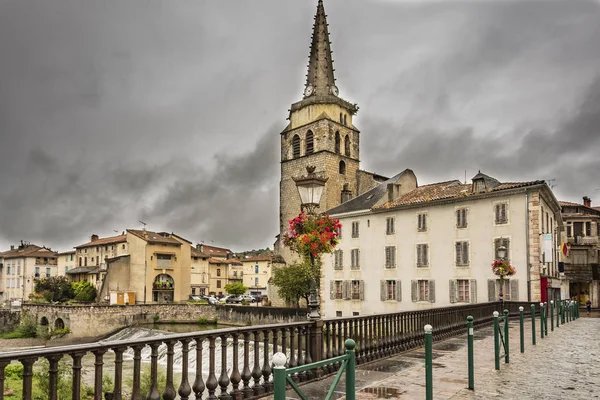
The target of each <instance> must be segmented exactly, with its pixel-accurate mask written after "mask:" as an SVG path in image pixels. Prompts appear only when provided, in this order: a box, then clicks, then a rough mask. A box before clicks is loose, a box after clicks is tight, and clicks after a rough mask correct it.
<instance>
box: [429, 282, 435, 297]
mask: <svg viewBox="0 0 600 400" xmlns="http://www.w3.org/2000/svg"><path fill="white" fill-rule="evenodd" d="M429 301H430V302H431V303H435V281H434V280H433V279H431V280H430V281H429Z"/></svg>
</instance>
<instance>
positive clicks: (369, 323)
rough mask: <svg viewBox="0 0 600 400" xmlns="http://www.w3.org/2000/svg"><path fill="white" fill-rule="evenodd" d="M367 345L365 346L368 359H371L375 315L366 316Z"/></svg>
mask: <svg viewBox="0 0 600 400" xmlns="http://www.w3.org/2000/svg"><path fill="white" fill-rule="evenodd" d="M365 323H366V333H365V334H366V340H367V342H366V346H365V351H366V352H367V354H366V360H367V361H371V360H373V317H367V318H366V321H365Z"/></svg>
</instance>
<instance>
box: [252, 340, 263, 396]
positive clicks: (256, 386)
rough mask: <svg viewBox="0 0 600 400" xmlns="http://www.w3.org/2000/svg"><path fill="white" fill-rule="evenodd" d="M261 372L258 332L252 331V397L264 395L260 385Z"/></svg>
mask: <svg viewBox="0 0 600 400" xmlns="http://www.w3.org/2000/svg"><path fill="white" fill-rule="evenodd" d="M261 377H262V372H261V369H260V331H254V369H252V378H254V387H253V390H254V395H255V396H258V395H261V394H264V393H265V388H264V387H263V386H261V384H260V378H261Z"/></svg>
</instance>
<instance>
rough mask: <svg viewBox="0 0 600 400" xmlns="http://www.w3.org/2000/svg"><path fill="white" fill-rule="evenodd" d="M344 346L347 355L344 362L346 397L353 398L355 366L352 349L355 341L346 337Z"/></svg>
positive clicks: (351, 399) (352, 399)
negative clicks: (346, 359)
mask: <svg viewBox="0 0 600 400" xmlns="http://www.w3.org/2000/svg"><path fill="white" fill-rule="evenodd" d="M344 346H345V347H346V355H347V356H348V364H346V399H347V400H355V399H356V382H355V380H354V378H355V371H354V370H355V368H356V353H355V351H354V349H355V347H356V342H355V341H354V340H352V339H348V340H346V342H345V343H344Z"/></svg>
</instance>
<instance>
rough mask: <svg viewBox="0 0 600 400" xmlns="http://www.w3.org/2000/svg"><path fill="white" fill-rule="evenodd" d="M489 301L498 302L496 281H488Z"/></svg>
mask: <svg viewBox="0 0 600 400" xmlns="http://www.w3.org/2000/svg"><path fill="white" fill-rule="evenodd" d="M488 301H496V280H495V279H488Z"/></svg>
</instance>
